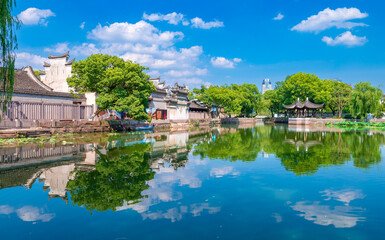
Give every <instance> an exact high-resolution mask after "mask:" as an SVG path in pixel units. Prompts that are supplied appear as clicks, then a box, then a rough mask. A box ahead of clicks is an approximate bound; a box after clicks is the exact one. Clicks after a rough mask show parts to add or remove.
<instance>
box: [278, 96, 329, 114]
mask: <svg viewBox="0 0 385 240" xmlns="http://www.w3.org/2000/svg"><path fill="white" fill-rule="evenodd" d="M324 106H325V104H324V103H322V104H315V103H312V102H310V101H309V98H306V101H305V102H301V101H300V100H299V98H298V99H297V101H296V102H295V103H293V104H290V105H285V104H284V105H283V107H284V108H285V112H286V115H287V113H289V116H290V113H292V114H295V116H296V117H297V118H298V117H300V118H301V117H303V118H305V117H311V116H314V117H317V111H318V110H319V109H321V111H322V109H323V107H324ZM310 111H311V112H310Z"/></svg>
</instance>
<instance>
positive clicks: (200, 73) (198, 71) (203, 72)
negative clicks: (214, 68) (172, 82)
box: [164, 68, 208, 77]
mask: <svg viewBox="0 0 385 240" xmlns="http://www.w3.org/2000/svg"><path fill="white" fill-rule="evenodd" d="M207 72H208V71H207V69H206V68H203V69H201V68H197V69H193V70H170V71H168V72H165V73H164V74H165V75H167V76H171V77H188V76H194V75H197V76H204V75H206V74H207Z"/></svg>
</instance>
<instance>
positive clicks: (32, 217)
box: [16, 206, 55, 222]
mask: <svg viewBox="0 0 385 240" xmlns="http://www.w3.org/2000/svg"><path fill="white" fill-rule="evenodd" d="M16 213H17V216H18V217H19V218H20V219H21V220H23V221H24V222H36V221H42V222H49V221H51V220H52V219H53V218H54V217H55V214H54V213H44V211H43V210H42V209H39V208H37V207H31V206H25V207H22V208H19V209H17V210H16Z"/></svg>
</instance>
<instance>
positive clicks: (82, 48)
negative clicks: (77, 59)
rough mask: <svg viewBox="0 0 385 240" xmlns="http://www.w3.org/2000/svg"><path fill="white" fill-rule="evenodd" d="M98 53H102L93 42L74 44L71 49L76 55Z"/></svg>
mask: <svg viewBox="0 0 385 240" xmlns="http://www.w3.org/2000/svg"><path fill="white" fill-rule="evenodd" d="M96 53H100V50H99V49H98V48H97V47H96V45H95V44H93V43H83V44H82V45H78V46H74V47H73V48H72V50H71V54H73V55H75V56H89V55H92V54H96Z"/></svg>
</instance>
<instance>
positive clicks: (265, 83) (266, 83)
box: [262, 78, 273, 94]
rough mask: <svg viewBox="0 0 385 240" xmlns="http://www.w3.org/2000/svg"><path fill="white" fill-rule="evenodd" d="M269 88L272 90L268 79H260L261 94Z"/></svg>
mask: <svg viewBox="0 0 385 240" xmlns="http://www.w3.org/2000/svg"><path fill="white" fill-rule="evenodd" d="M269 90H273V87H272V86H271V82H270V79H268V78H265V79H263V81H262V94H264V93H265V92H266V91H269Z"/></svg>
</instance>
